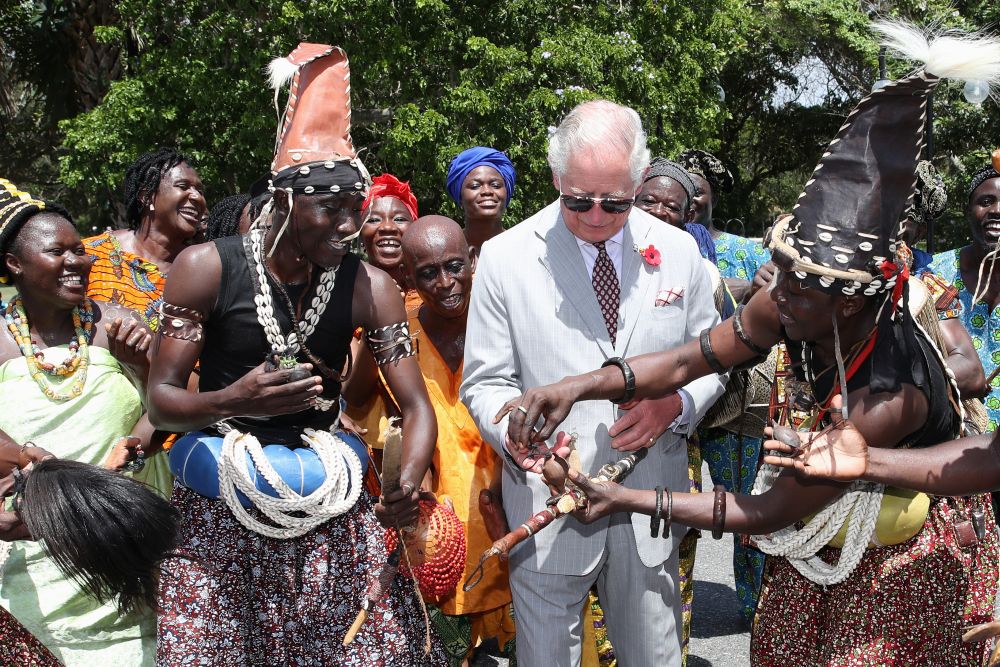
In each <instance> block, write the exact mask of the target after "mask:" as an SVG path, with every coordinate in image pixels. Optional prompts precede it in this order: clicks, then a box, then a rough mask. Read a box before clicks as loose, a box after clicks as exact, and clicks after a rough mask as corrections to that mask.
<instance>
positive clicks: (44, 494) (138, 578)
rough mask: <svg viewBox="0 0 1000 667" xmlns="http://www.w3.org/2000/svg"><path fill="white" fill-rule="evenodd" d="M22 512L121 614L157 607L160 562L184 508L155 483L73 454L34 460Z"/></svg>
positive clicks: (50, 547)
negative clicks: (162, 494)
mask: <svg viewBox="0 0 1000 667" xmlns="http://www.w3.org/2000/svg"><path fill="white" fill-rule="evenodd" d="M21 499H22V501H21V504H20V510H19V511H20V515H21V518H22V520H23V521H24V523H25V525H26V526H27V527H28V530H30V531H31V535H32V536H33V537H34V538H35V539H36V540H38V541H39V542H40V543H41V544H42V545H43V548H44V549H45V551H46V553H48V555H49V556H50V557H51V558H52V559H53V560H54V561H55V564H56V566H57V567H58V568H59V569H60V570H61V571H62V572H63V573H64V574H65V575H67V576H68V577H69V578H71V579H73V580H74V581H76V582H77V583H79V584H80V586H81V588H83V590H84V591H85V592H87V593H88V594H90V595H92V596H93V597H95V598H96V599H97V600H98V601H99V602H105V601H108V600H114V601H115V602H116V603H117V606H118V610H119V613H122V614H125V613H128V612H129V611H131V610H133V609H139V608H142V607H143V606H148V607H150V608H154V609H155V607H156V589H157V580H158V577H157V575H158V574H159V571H160V563H162V562H163V561H164V560H166V559H167V558H170V557H172V556H174V555H175V551H174V550H175V548H176V546H177V539H178V537H177V535H178V525H179V523H180V515H179V514H178V512H177V510H176V509H174V507H173V506H172V505H171V504H170V503H169V502H167V501H166V500H165V499H164V498H161V497H160V495H159V494H157V493H156V492H155V491H153V490H152V489H151V488H150V487H148V486H146V485H145V484H142V483H141V482H138V481H136V480H134V479H130V478H128V477H125V476H124V475H120V474H118V473H115V472H112V471H110V470H105V469H104V468H100V467H98V466H92V465H87V464H85V463H80V462H77V461H71V460H69V459H48V460H45V461H41V462H40V463H36V464H35V465H34V466H33V467H32V471H31V472H30V473H29V474H28V475H27V477H26V478H25V481H24V491H23V493H22V496H21Z"/></svg>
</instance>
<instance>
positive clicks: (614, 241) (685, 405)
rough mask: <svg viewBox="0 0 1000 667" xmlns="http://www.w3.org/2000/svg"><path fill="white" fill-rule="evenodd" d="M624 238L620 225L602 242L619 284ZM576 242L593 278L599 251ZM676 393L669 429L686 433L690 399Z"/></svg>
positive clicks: (619, 317)
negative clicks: (675, 410) (678, 407)
mask: <svg viewBox="0 0 1000 667" xmlns="http://www.w3.org/2000/svg"><path fill="white" fill-rule="evenodd" d="M624 239H625V228H624V227H622V228H621V229H619V230H618V233H617V234H615V235H614V236H612V237H611V238H609V239H608V240H607V241H605V242H604V249H605V250H606V251H607V253H608V257H610V258H611V264H612V265H613V266H614V267H615V275H616V276H618V284H619V285H621V279H622V257H623V253H624V250H625V248H624V246H623V245H622V241H624ZM576 242H577V244H578V245H579V246H580V254H582V255H583V261H584V263H585V264H586V265H587V274H588V275H589V276H590V278H591V280H593V279H594V264H596V263H597V256H598V255H599V254H600V251H599V250H598V249H597V246H595V245H594V244H593V243H590V242H588V241H584V240H583V239H581V238H580V237H579V236H577V237H576ZM618 322H619V325H621V313H619V314H618ZM677 394H678V395H679V396H680V397H681V414H680V415H678V417H677V419H675V420H674V421H673V423H672V424H670V429H671V430H672V431H673V432H674V433H677V434H678V435H687V431H688V421H689V420H690V417H689V415H690V414H691V402H692V399H691V396H690V394H688V393H687V391H686V390H684V388H681V389H678V390H677Z"/></svg>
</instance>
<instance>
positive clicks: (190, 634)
mask: <svg viewBox="0 0 1000 667" xmlns="http://www.w3.org/2000/svg"><path fill="white" fill-rule="evenodd" d="M172 502H173V504H174V505H175V506H176V507H177V508H178V509H179V510H180V512H181V533H180V548H179V552H180V554H181V555H182V557H181V558H175V559H172V560H170V561H167V562H166V563H165V564H164V566H163V574H162V577H161V580H160V615H159V618H158V633H157V635H158V636H157V664H158V665H161V666H163V667H168V666H169V667H173V666H175V665H177V666H180V665H198V664H211V665H241V666H243V665H245V666H248V667H267V666H270V665H301V666H310V667H320V666H324V665H338V666H342V667H424V666H427V665H431V666H435V667H436V666H441V667H444V666H445V665H447V664H448V661H447V657H446V655H445V652H444V649H443V647H442V646H441V643H440V641H439V640H438V638H437V635H436V634H434V633H432V647H431V654H430V655H429V656H425V655H424V621H423V613H422V612H421V611H420V608H419V606H418V603H417V599H416V596H415V594H414V589H413V582H412V581H411V580H409V579H406V578H405V577H398V576H397V577H396V578H395V580H394V582H393V586H392V589H391V590H390V592H389V595H388V596H386V597H385V598H383V599H382V600H380V601H379V602H378V603H377V604H376V605H375V606H374V607H373V608H372V609H371V610H370V612H369V615H368V619H367V620H366V621H365V623H364V625H362V626H361V631H360V632H359V633H358V635H357V637H356V638H355V640H354V642H353V643H352V644H350V645H349V646H343V645H342V643H343V639H344V635H345V634H346V633H347V629H348V628H349V627H350V625H351V623H352V622H353V621H354V617H355V615H356V614H357V611H358V609H360V608H361V602H362V600H363V599H364V597H365V594H366V592H367V590H368V587H369V585H370V583H371V580H372V578H373V577H377V576H378V573H379V572H381V571H382V567H383V566H384V564H385V561H386V559H387V556H388V555H387V552H386V549H385V542H384V540H383V531H382V528H381V526H380V525H379V523H378V521H377V520H376V519H375V514H374V512H373V511H372V506H373V504H372V503H373V501H372V498H371V497H370V496H368V495H367V494H364V493H363V494H362V495H361V498H360V499H359V500H358V502H357V504H356V505H355V506H354V508H353V509H352V510H351V511H349V512H347V513H346V514H343V515H341V516H339V517H337V518H335V519H333V520H331V521H328V522H327V523H325V524H323V525H322V526H320V527H319V528H317V529H316V530H314V531H312V532H310V533H308V534H306V535H304V536H303V537H300V538H297V539H293V540H273V539H270V538H267V537H263V536H261V535H258V534H256V533H253V532H251V531H248V530H247V529H245V528H244V527H243V526H242V525H240V524H239V522H237V520H236V519H235V518H234V517H233V516H232V514H231V513H230V512H229V510H228V509H227V508H226V505H225V503H223V502H221V501H218V500H210V499H208V498H203V497H202V496H199V495H198V494H196V493H194V492H193V491H191V490H190V489H186V488H184V487H183V486H180V485H179V484H178V485H176V486H175V487H174V494H173V498H172ZM251 512H254V510H251Z"/></svg>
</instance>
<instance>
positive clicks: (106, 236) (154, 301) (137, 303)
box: [83, 232, 167, 332]
mask: <svg viewBox="0 0 1000 667" xmlns="http://www.w3.org/2000/svg"><path fill="white" fill-rule="evenodd" d="M83 245H84V247H85V248H86V249H87V254H88V255H90V257H91V258H92V259H93V262H94V268H93V269H92V270H91V272H90V283H89V285H88V286H87V296H89V297H90V298H92V299H97V300H98V301H107V302H108V303H116V304H118V305H120V306H123V307H125V308H129V309H131V310H134V311H135V312H136V313H138V314H139V315H140V316H141V317H142V321H143V322H144V323H145V325H146V326H147V327H149V330H150V331H153V332H155V331H156V330H157V329H158V328H159V325H160V322H159V318H158V316H157V313H158V311H159V309H160V304H161V303H163V285H164V284H165V283H166V281H167V276H166V274H164V273H161V272H160V269H159V267H157V266H156V264H153V263H152V262H150V261H149V260H147V259H144V258H142V257H139V256H138V255H133V254H132V253H130V252H128V251H127V250H125V249H123V248H122V246H121V243H119V241H118V239H117V238H115V236H114V234H113V233H111V232H104V233H103V234H100V235H99V236H92V237H90V238H88V239H84V241H83Z"/></svg>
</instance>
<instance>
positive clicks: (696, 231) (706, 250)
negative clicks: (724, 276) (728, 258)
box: [684, 222, 719, 264]
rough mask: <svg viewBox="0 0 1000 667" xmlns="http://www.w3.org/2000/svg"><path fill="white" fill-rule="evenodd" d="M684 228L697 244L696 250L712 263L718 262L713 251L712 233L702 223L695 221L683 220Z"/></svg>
mask: <svg viewBox="0 0 1000 667" xmlns="http://www.w3.org/2000/svg"><path fill="white" fill-rule="evenodd" d="M684 230H685V231H686V232H687V233H688V234H690V235H691V236H693V237H694V240H695V243H697V244H698V251H699V252H700V253H701V256H702V257H704V258H705V259H707V260H708V261H710V262H711V263H712V264H718V263H719V258H718V256H717V255H716V253H715V241H713V240H712V233H711V232H710V231H708V229H707V228H706V227H705V226H704V225H699V224H698V223H697V222H685V223H684Z"/></svg>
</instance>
